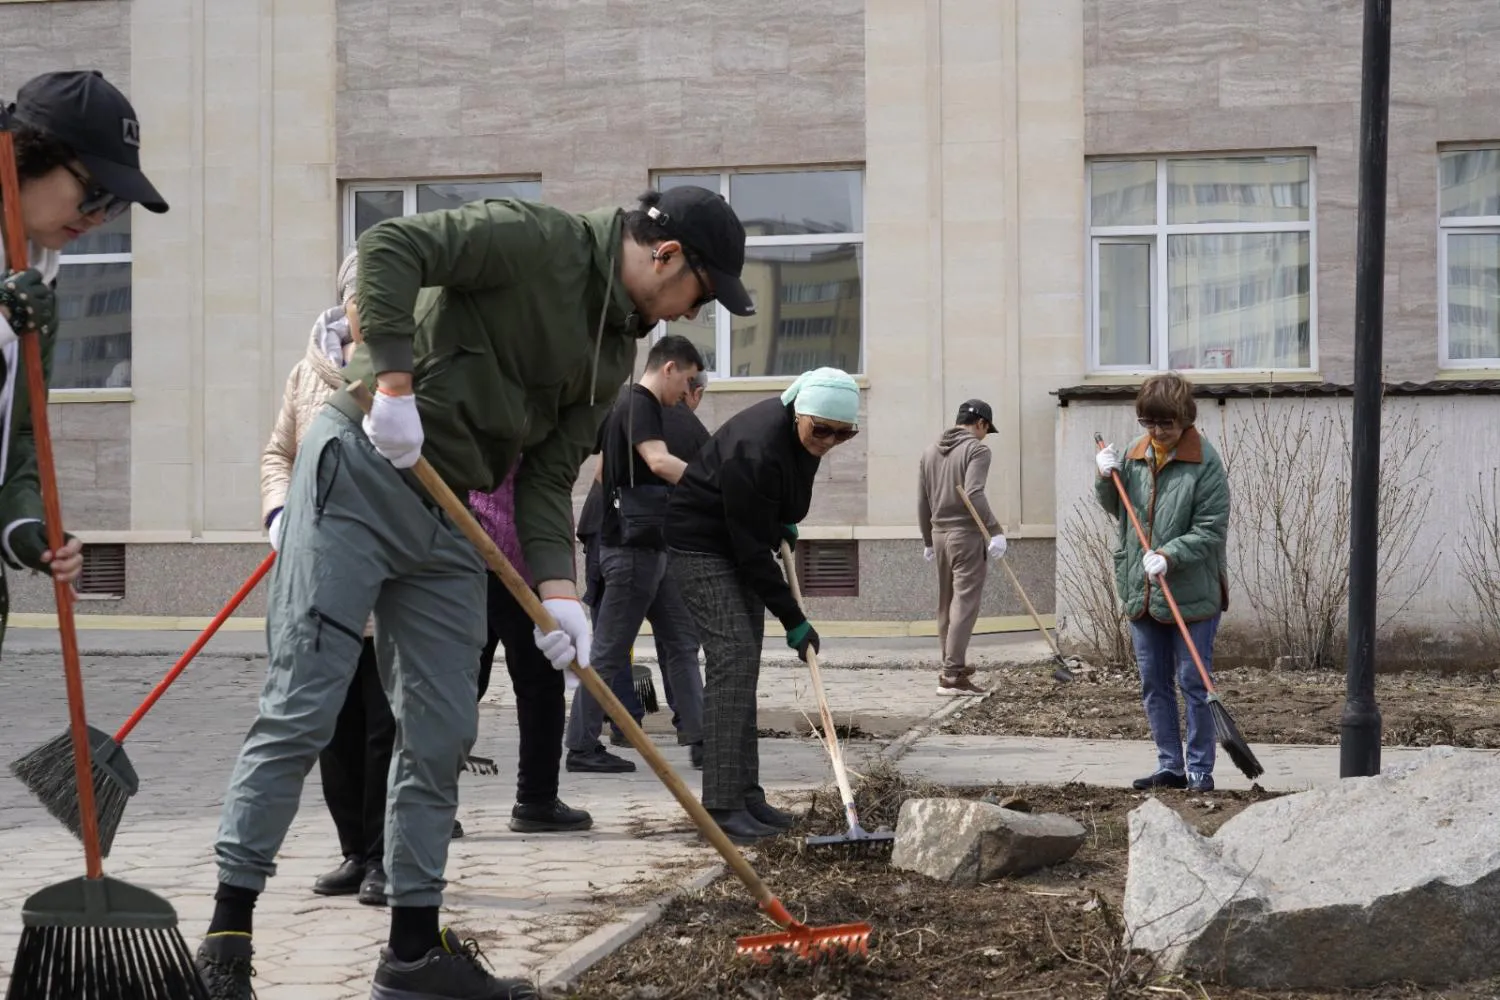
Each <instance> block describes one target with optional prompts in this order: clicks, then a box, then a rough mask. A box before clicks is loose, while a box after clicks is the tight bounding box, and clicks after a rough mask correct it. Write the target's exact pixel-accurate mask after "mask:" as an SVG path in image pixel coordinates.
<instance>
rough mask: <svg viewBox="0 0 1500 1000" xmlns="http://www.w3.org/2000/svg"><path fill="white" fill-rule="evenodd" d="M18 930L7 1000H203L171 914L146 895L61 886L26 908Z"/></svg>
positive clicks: (82, 881) (112, 884)
mask: <svg viewBox="0 0 1500 1000" xmlns="http://www.w3.org/2000/svg"><path fill="white" fill-rule="evenodd" d="M21 923H22V931H21V943H20V946H19V948H18V949H17V951H16V960H15V963H14V965H13V966H12V969H11V977H10V989H9V990H8V991H7V992H6V994H5V995H6V998H7V1000H76V998H80V997H88V998H89V1000H209V995H208V988H207V987H206V986H205V985H204V984H203V980H202V978H201V977H200V976H199V975H198V971H197V968H196V967H195V966H194V964H193V956H192V955H191V954H190V953H189V952H188V948H187V943H186V942H185V941H183V939H182V934H181V932H180V931H179V930H178V929H177V913H176V912H175V911H174V910H173V909H172V907H171V904H169V903H168V902H167V901H166V900H164V899H162V898H161V897H160V896H157V895H156V894H154V893H151V892H147V891H146V890H145V889H141V888H138V887H136V886H133V885H130V884H129V883H126V882H121V881H119V880H118V879H113V878H107V877H101V878H97V879H91V878H78V879H72V880H70V881H67V882H59V883H58V884H57V885H53V886H48V887H47V888H45V889H43V890H42V891H40V892H38V893H35V894H34V895H32V896H31V898H29V899H27V900H26V903H25V905H24V907H23V908H22V910H21Z"/></svg>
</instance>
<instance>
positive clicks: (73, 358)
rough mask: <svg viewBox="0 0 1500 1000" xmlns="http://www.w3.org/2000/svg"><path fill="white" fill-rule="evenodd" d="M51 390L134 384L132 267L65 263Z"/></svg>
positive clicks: (59, 278)
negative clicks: (131, 322) (131, 339)
mask: <svg viewBox="0 0 1500 1000" xmlns="http://www.w3.org/2000/svg"><path fill="white" fill-rule="evenodd" d="M57 309H58V318H59V321H60V322H59V329H58V339H57V344H56V346H55V348H54V349H53V354H52V383H51V384H52V386H53V387H54V388H59V389H123V388H127V387H129V385H130V265H129V264H128V263H120V264H70V263H64V264H63V265H62V269H61V270H60V271H59V272H58V276H57Z"/></svg>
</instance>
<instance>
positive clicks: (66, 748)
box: [10, 726, 141, 858]
mask: <svg viewBox="0 0 1500 1000" xmlns="http://www.w3.org/2000/svg"><path fill="white" fill-rule="evenodd" d="M88 734H89V756H90V760H91V761H92V764H93V776H94V805H95V811H96V812H97V813H98V820H99V853H100V855H101V856H103V857H106V858H107V857H109V850H110V847H111V846H113V844H114V841H115V834H116V833H117V832H118V831H119V829H120V820H121V818H122V817H123V816H124V815H125V805H126V803H128V802H129V801H130V797H131V796H132V795H134V794H135V793H136V792H137V791H139V790H140V787H141V782H140V779H139V778H138V777H136V773H135V768H134V767H133V766H131V763H130V758H129V756H127V755H126V753H125V748H124V747H122V746H121V745H120V744H118V743H116V742H115V740H114V737H113V736H111V735H110V734H108V733H104V732H100V731H99V730H98V729H95V728H94V727H93V726H89V727H88ZM10 771H11V773H12V774H14V775H15V776H16V778H17V779H18V780H19V781H20V782H21V784H23V785H25V786H26V787H27V788H29V789H31V793H32V794H33V795H35V796H36V797H37V799H38V800H40V801H41V803H42V805H44V806H46V807H47V811H48V812H49V813H51V814H52V816H53V817H54V818H55V819H56V820H57V821H58V822H60V823H62V825H63V826H65V827H67V828H68V830H69V831H70V832H71V833H72V834H73V836H75V837H78V838H79V839H82V838H83V813H82V809H81V808H80V806H79V802H78V773H77V771H76V770H75V765H74V762H73V736H72V734H71V733H69V732H64V733H63V734H62V735H61V736H58V737H57V738H56V739H54V740H52V741H51V742H49V743H44V744H42V745H41V746H39V747H37V748H36V749H35V750H33V751H31V752H30V753H28V754H27V755H26V756H24V757H22V758H20V759H19V760H17V761H15V762H14V763H13V764H11V766H10Z"/></svg>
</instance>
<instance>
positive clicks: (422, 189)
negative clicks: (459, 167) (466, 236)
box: [344, 180, 542, 254]
mask: <svg viewBox="0 0 1500 1000" xmlns="http://www.w3.org/2000/svg"><path fill="white" fill-rule="evenodd" d="M482 198H521V199H524V200H526V201H540V200H541V198H542V182H541V181H540V180H509V181H439V180H432V181H414V182H409V183H407V182H402V183H382V182H380V181H361V182H359V183H357V184H350V185H348V186H347V187H346V188H345V190H344V252H345V253H346V254H347V253H348V252H349V251H351V250H353V249H354V244H355V241H356V240H358V239H359V234H360V233H363V232H364V231H365V230H366V229H369V228H370V227H371V226H373V225H375V223H377V222H383V221H384V220H386V219H395V218H399V217H400V216H403V215H415V214H417V213H418V212H435V211H438V210H439V209H444V208H458V207H459V206H460V205H465V204H467V203H469V202H471V201H479V200H480V199H482Z"/></svg>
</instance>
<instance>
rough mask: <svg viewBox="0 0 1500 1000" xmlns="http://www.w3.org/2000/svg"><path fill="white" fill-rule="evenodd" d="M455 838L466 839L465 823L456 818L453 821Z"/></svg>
mask: <svg viewBox="0 0 1500 1000" xmlns="http://www.w3.org/2000/svg"><path fill="white" fill-rule="evenodd" d="M453 839H454V840H463V839H464V825H463V824H462V823H460V822H459V821H458V820H454V821H453Z"/></svg>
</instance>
